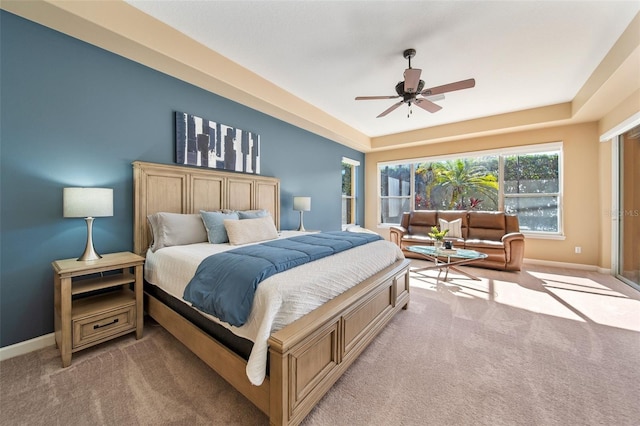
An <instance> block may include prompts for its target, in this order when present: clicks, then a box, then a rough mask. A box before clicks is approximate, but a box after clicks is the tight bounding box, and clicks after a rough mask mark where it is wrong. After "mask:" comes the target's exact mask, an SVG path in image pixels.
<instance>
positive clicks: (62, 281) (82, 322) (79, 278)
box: [51, 252, 144, 367]
mask: <svg viewBox="0 0 640 426" xmlns="http://www.w3.org/2000/svg"><path fill="white" fill-rule="evenodd" d="M143 264H144V258H143V257H141V256H138V255H137V254H133V253H129V252H121V253H111V254H105V255H103V256H102V258H101V259H97V260H89V261H79V260H76V259H64V260H56V261H54V262H52V263H51V265H52V266H53V270H54V287H55V288H54V327H55V336H56V346H57V347H58V348H59V349H60V355H61V357H62V366H63V367H68V366H69V365H70V364H71V354H72V353H73V352H77V351H80V350H82V349H85V348H88V347H90V346H93V345H97V344H98V343H102V342H104V341H107V340H109V339H113V338H115V337H118V336H122V335H124V334H127V333H131V332H134V331H135V332H136V339H140V338H141V337H142V324H143V315H144V312H143V308H142V266H143ZM131 284H133V290H131Z"/></svg>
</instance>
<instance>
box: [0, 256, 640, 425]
mask: <svg viewBox="0 0 640 426" xmlns="http://www.w3.org/2000/svg"><path fill="white" fill-rule="evenodd" d="M418 263H419V262H416V264H418ZM466 270H467V271H469V272H472V273H474V274H477V275H480V276H481V278H482V279H481V280H480V281H471V280H468V279H466V278H463V277H462V276H456V275H454V276H453V277H454V279H453V280H452V281H451V282H448V283H441V282H437V281H436V279H435V275H436V274H435V273H431V274H429V276H428V277H422V276H420V275H417V274H413V275H412V283H411V284H412V294H411V302H410V305H409V309H408V310H407V311H401V312H400V313H399V314H398V315H397V316H396V317H395V318H394V320H393V321H392V322H391V323H390V324H389V326H388V327H387V328H385V329H384V330H383V332H382V333H381V334H380V335H379V336H378V338H377V339H376V340H375V341H374V342H373V343H372V344H371V345H370V346H369V348H367V350H365V352H364V353H363V354H362V355H361V357H360V358H359V359H358V361H357V362H356V363H355V364H354V365H353V366H352V367H351V368H350V369H349V370H348V371H347V372H346V374H345V375H344V376H343V377H342V378H341V379H340V380H339V381H338V382H337V383H336V385H335V386H334V387H333V388H332V389H331V390H330V392H329V393H328V394H327V395H326V396H325V398H324V399H323V400H322V401H321V402H320V403H319V404H318V406H317V407H316V408H315V409H314V411H313V412H312V413H311V414H310V415H309V416H308V417H307V418H306V419H305V421H304V422H303V424H304V425H307V426H308V425H332V426H337V425H637V424H638V423H639V422H638V419H640V405H639V404H638V403H637V400H638V395H640V368H638V362H640V294H639V293H638V292H636V291H635V290H633V289H631V288H630V287H628V286H626V285H624V284H622V283H620V282H619V281H617V280H615V279H613V278H612V277H609V276H606V275H602V274H597V273H591V272H583V271H568V270H559V269H552V268H542V267H536V268H528V270H527V271H523V272H520V273H505V272H498V271H490V270H482V269H477V268H467V269H466ZM0 423H1V424H3V425H5V424H6V425H51V424H60V425H96V424H105V425H137V424H139V425H152V424H153V425H183V424H184V425H187V424H188V425H198V424H202V425H267V424H268V419H267V418H266V416H264V415H263V414H262V413H261V412H260V411H259V410H258V409H256V408H255V407H254V406H253V405H252V404H251V403H249V402H248V401H247V400H246V399H244V397H242V396H241V395H240V394H238V393H237V392H236V391H235V390H234V389H233V388H231V386H229V385H228V384H226V382H224V380H222V379H221V378H220V377H219V376H217V375H216V374H215V373H214V372H212V371H211V370H210V369H209V368H208V367H207V366H206V365H205V364H204V363H202V362H201V361H199V360H198V359H197V358H196V357H195V356H194V355H193V354H192V353H191V352H189V351H188V350H187V349H186V348H185V347H184V346H182V345H181V344H180V343H179V342H177V341H176V340H175V339H174V338H173V337H171V336H170V335H168V333H167V332H165V331H164V329H162V328H161V327H159V326H157V325H156V324H155V323H154V322H153V321H151V320H150V321H147V323H146V326H145V335H144V337H143V338H142V339H141V340H138V341H137V340H135V338H134V337H133V335H130V336H125V337H122V338H120V339H117V340H115V341H112V342H109V343H106V344H103V345H100V346H97V347H94V348H91V349H88V350H85V351H82V352H79V353H76V354H74V356H73V361H72V364H71V366H70V367H68V368H66V369H62V368H61V367H60V358H59V354H58V352H57V350H56V349H55V348H53V347H52V348H47V349H43V350H40V351H37V352H33V353H30V354H27V355H23V356H19V357H16V358H12V359H9V360H5V361H3V362H2V363H0Z"/></svg>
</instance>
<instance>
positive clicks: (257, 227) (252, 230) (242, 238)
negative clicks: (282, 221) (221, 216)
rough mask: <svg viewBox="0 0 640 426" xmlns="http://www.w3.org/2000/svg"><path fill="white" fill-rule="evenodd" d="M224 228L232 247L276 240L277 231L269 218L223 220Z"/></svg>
mask: <svg viewBox="0 0 640 426" xmlns="http://www.w3.org/2000/svg"><path fill="white" fill-rule="evenodd" d="M224 227H225V228H226V230H227V235H228V236H229V244H231V245H233V246H238V245H242V244H249V243H257V242H259V241H266V240H273V239H275V238H278V230H277V229H276V225H275V224H274V223H273V219H272V218H271V216H266V217H260V218H256V219H244V220H225V221H224Z"/></svg>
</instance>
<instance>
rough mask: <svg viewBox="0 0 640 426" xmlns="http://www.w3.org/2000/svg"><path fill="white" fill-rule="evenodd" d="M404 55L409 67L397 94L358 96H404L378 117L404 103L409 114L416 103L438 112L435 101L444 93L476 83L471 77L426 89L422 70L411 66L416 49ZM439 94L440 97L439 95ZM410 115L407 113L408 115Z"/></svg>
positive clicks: (384, 97) (363, 99)
mask: <svg viewBox="0 0 640 426" xmlns="http://www.w3.org/2000/svg"><path fill="white" fill-rule="evenodd" d="M402 55H403V56H404V58H405V59H408V60H409V68H407V69H406V70H404V81H400V82H398V84H396V93H397V95H393V96H358V97H356V101H368V100H376V99H395V98H402V100H401V101H400V102H397V103H395V104H393V105H391V106H390V107H389V108H387V109H386V110H384V111H383V112H382V113H380V115H378V116H377V117H376V118H380V117H384V116H385V115H387V114H389V113H390V112H391V111H393V110H395V109H396V108H398V107H399V106H400V105H402V104H407V105H408V106H409V114H411V112H412V111H411V105H412V104H415V105H417V106H419V107H420V108H422V109H424V110H426V111H429V112H438V111H440V110H441V109H442V107H441V106H440V105H438V104H435V103H433V101H434V100H440V99H443V98H444V93H447V92H453V91H455V90H462V89H470V88H472V87H474V86H475V85H476V80H475V79H473V78H470V79H468V80H461V81H456V82H455V83H449V84H444V85H442V86H436V87H430V88H428V89H424V81H423V80H420V74H421V73H422V70H421V69H418V68H411V58H413V57H414V56H415V55H416V51H415V49H407V50H405V51H404V52H403V53H402ZM418 95H422V96H425V97H423V98H419V97H418ZM438 95H439V96H440V97H437V96H438ZM408 116H409V115H408V114H407V117H408Z"/></svg>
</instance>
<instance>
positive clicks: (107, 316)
mask: <svg viewBox="0 0 640 426" xmlns="http://www.w3.org/2000/svg"><path fill="white" fill-rule="evenodd" d="M135 328H136V306H135V304H134V303H133V301H132V303H131V305H129V306H123V307H120V308H118V309H114V310H111V311H107V312H100V313H99V314H96V315H91V316H86V317H82V318H78V319H74V320H73V345H72V347H73V349H76V348H79V347H81V346H85V345H88V344H90V343H94V342H96V341H99V340H102V339H106V338H110V337H112V336H114V335H116V334H120V333H126V332H129V331H132V330H135Z"/></svg>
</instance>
